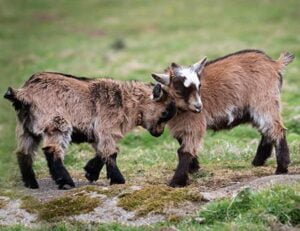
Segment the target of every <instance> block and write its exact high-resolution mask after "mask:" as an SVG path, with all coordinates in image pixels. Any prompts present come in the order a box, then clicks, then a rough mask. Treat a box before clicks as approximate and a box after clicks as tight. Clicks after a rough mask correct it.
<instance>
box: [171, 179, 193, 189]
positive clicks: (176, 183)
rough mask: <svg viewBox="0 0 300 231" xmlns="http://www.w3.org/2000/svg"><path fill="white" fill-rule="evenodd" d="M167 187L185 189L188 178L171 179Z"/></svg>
mask: <svg viewBox="0 0 300 231" xmlns="http://www.w3.org/2000/svg"><path fill="white" fill-rule="evenodd" d="M168 185H169V186H170V187H173V188H182V187H185V186H187V185H188V178H187V177H183V178H173V179H172V180H171V181H170V183H169V184H168Z"/></svg>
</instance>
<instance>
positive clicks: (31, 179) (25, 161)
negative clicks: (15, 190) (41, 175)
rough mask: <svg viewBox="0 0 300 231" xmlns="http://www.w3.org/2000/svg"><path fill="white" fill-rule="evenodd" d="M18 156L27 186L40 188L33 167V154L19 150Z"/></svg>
mask: <svg viewBox="0 0 300 231" xmlns="http://www.w3.org/2000/svg"><path fill="white" fill-rule="evenodd" d="M17 158H18V163H19V167H20V171H21V174H22V180H23V182H24V185H25V187H27V188H32V189H36V188H39V185H38V182H37V181H36V178H35V174H34V171H33V169H32V157H31V155H29V154H27V155H26V154H24V153H21V152H18V153H17Z"/></svg>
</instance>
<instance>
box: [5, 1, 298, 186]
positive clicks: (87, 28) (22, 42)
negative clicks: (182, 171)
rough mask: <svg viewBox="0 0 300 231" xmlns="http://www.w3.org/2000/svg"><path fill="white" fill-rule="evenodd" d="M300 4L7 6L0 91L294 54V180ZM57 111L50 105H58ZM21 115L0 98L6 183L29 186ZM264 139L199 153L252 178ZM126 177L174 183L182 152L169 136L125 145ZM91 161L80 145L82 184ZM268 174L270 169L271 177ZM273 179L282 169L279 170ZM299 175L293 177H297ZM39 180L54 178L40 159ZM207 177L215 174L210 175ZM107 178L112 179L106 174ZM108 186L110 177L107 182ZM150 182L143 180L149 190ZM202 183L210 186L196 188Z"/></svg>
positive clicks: (244, 137)
mask: <svg viewBox="0 0 300 231" xmlns="http://www.w3.org/2000/svg"><path fill="white" fill-rule="evenodd" d="M299 22H300V1H298V0H285V1H281V0H253V1H246V0H230V1H228V0H225V1H223V0H222V1H221V0H211V1H204V0H203V1H196V0H191V1H142V0H141V1H136V0H134V1H129V0H124V1H111V0H101V1H95V0H89V1H67V0H62V1H51V0H43V1H37V0H36V1H35V0H19V1H17V0H0V70H1V75H0V92H1V95H3V94H4V93H5V91H6V89H7V87H8V86H13V87H19V86H21V85H22V84H23V83H24V81H25V80H27V79H28V78H29V76H31V75H32V74H33V73H35V72H39V71H57V72H63V73H70V74H74V75H78V76H91V77H101V76H102V77H106V76H109V77H113V78H115V79H122V80H133V79H134V80H141V81H146V82H149V81H151V77H150V73H151V72H159V71H162V70H163V69H164V68H166V67H167V66H168V65H169V64H170V63H171V62H173V61H174V62H177V63H180V64H185V65H188V64H191V63H193V62H196V61H198V60H199V59H201V58H202V57H203V56H208V58H209V59H213V58H216V57H219V56H223V55H226V54H228V53H231V52H235V51H238V50H240V49H248V48H254V49H262V50H264V51H265V52H266V53H267V54H268V55H269V56H271V57H272V58H274V59H277V58H278V57H279V54H280V53H281V52H282V51H290V52H292V53H294V54H295V55H296V60H295V61H294V62H293V63H292V64H291V65H289V66H288V68H287V71H286V73H285V76H284V86H283V93H282V101H283V117H284V121H285V125H286V126H287V128H288V142H289V145H290V149H291V153H292V155H291V157H292V161H293V163H292V167H291V168H292V171H294V172H297V171H298V170H297V169H299V167H300V165H299V163H300V147H299V146H300V139H299V138H300V90H299V87H300V60H299V58H298V57H300V24H299ZM50 106H51V105H50ZM14 129H15V112H14V110H13V108H12V107H11V105H10V103H9V102H8V101H6V100H4V99H3V98H1V99H0V142H1V143H0V182H1V185H2V186H8V185H10V186H14V185H21V183H20V177H19V171H18V170H17V165H16V159H15V155H14V154H13V151H14V149H15V147H16V142H15V137H14V136H15V132H14ZM258 140H259V135H258V133H257V132H256V131H255V130H254V129H252V128H251V127H250V126H240V127H238V128H236V129H234V130H232V131H224V132H219V133H212V132H209V133H208V134H207V136H206V138H205V142H204V144H203V149H202V151H201V152H200V153H199V156H200V161H201V164H202V166H203V168H204V170H206V171H208V172H213V171H217V170H218V169H223V170H224V169H225V170H226V169H227V170H232V171H236V172H242V171H248V170H251V171H252V170H253V171H255V170H254V168H252V167H251V164H250V162H251V159H252V158H253V157H254V153H255V151H256V147H257V144H258ZM120 148H121V154H120V159H119V163H120V168H121V170H122V171H123V172H124V174H125V176H126V177H127V178H128V180H129V181H130V180H132V181H133V180H134V179H137V178H138V177H142V178H143V180H145V181H146V179H147V180H148V181H151V179H153V181H154V182H155V181H159V182H166V181H167V180H168V179H169V178H170V176H171V175H172V173H173V169H174V167H175V166H176V163H177V156H176V150H177V148H178V145H177V143H176V142H175V141H174V140H173V139H172V138H171V137H170V136H169V133H168V132H165V134H164V135H163V136H162V137H161V138H158V139H157V138H153V137H151V136H150V135H149V134H148V133H146V131H142V130H136V131H134V132H132V133H130V134H129V135H127V136H126V138H125V139H124V140H123V141H122V142H121V144H120ZM92 155H93V153H92V151H91V149H90V148H89V145H86V144H83V145H72V146H71V147H70V149H69V151H68V155H67V156H66V159H65V163H66V165H67V168H68V169H69V170H70V171H71V173H72V174H73V176H74V174H76V175H77V176H78V177H83V170H82V167H83V166H84V164H85V162H86V161H87V160H88V159H89V158H90V157H91V156H92ZM268 167H269V168H268ZM268 167H266V169H265V171H266V172H267V173H264V174H271V173H272V172H273V171H274V170H275V161H274V158H272V159H271V160H270V161H269V162H268ZM293 169H294V170H293ZM35 170H36V171H37V172H38V177H43V176H48V170H47V167H46V163H45V161H44V158H43V155H42V153H41V152H40V153H39V155H38V157H37V161H36V164H35ZM208 175H209V174H208ZM102 176H104V174H102ZM103 178H104V177H103ZM143 180H142V181H143ZM194 180H195V181H194V182H195V183H197V182H200V181H201V180H202V179H201V178H200V179H194Z"/></svg>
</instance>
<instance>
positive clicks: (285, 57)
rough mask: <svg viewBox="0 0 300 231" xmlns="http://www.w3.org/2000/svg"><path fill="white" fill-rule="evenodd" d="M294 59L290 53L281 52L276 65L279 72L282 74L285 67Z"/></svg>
mask: <svg viewBox="0 0 300 231" xmlns="http://www.w3.org/2000/svg"><path fill="white" fill-rule="evenodd" d="M294 59H295V55H293V54H292V53H289V52H283V53H281V54H280V57H279V59H278V60H277V63H278V64H279V72H280V73H281V74H282V73H283V71H284V69H285V67H286V66H287V65H288V64H289V63H291V62H293V60H294Z"/></svg>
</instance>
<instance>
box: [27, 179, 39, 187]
mask: <svg viewBox="0 0 300 231" xmlns="http://www.w3.org/2000/svg"><path fill="white" fill-rule="evenodd" d="M24 185H25V187H26V188H31V189H37V188H39V184H38V182H37V181H36V179H30V180H27V181H26V182H24Z"/></svg>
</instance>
